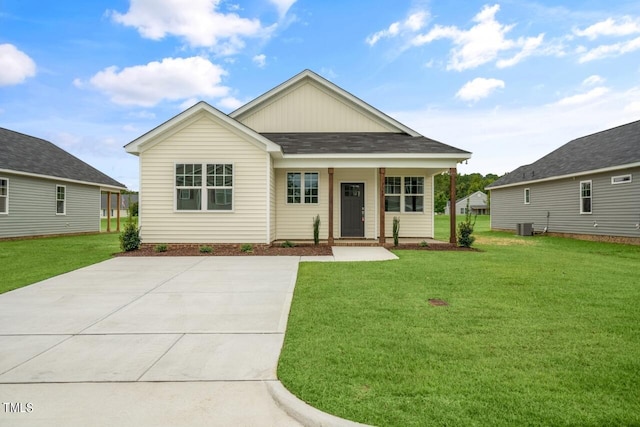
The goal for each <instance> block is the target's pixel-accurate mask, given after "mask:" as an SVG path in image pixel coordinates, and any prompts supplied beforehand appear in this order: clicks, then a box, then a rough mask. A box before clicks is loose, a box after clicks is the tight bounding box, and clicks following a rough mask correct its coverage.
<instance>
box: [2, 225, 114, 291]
mask: <svg viewBox="0 0 640 427" xmlns="http://www.w3.org/2000/svg"><path fill="white" fill-rule="evenodd" d="M119 251H120V242H119V240H118V234H117V233H109V234H106V233H103V234H94V235H83V236H68V237H46V238H38V239H25V240H9V241H0V293H3V292H7V291H10V290H12V289H16V288H19V287H22V286H26V285H30V284H32V283H35V282H38V281H40V280H44V279H46V278H49V277H52V276H56V275H58V274H62V273H66V272H68V271H72V270H75V269H78V268H80V267H85V266H87V265H91V264H95V263H96V262H100V261H104V260H106V259H108V258H110V257H111V255H112V254H113V253H116V252H119Z"/></svg>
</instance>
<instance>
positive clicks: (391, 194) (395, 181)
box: [384, 176, 402, 212]
mask: <svg viewBox="0 0 640 427" xmlns="http://www.w3.org/2000/svg"><path fill="white" fill-rule="evenodd" d="M401 197H402V178H401V177H399V176H385V177H384V210H385V212H400V198H401Z"/></svg>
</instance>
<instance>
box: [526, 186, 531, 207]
mask: <svg viewBox="0 0 640 427" xmlns="http://www.w3.org/2000/svg"><path fill="white" fill-rule="evenodd" d="M524 204H525V205H530V204H531V188H529V187H527V188H525V189H524Z"/></svg>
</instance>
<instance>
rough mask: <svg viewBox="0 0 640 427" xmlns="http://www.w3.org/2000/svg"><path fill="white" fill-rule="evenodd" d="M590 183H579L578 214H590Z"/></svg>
mask: <svg viewBox="0 0 640 427" xmlns="http://www.w3.org/2000/svg"><path fill="white" fill-rule="evenodd" d="M591 197H592V195H591V181H581V182H580V213H581V214H590V213H591Z"/></svg>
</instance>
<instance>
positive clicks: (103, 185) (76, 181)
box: [0, 169, 127, 191]
mask: <svg viewBox="0 0 640 427" xmlns="http://www.w3.org/2000/svg"><path fill="white" fill-rule="evenodd" d="M0 173H7V174H12V175H21V176H28V177H32V178H41V179H49V180H52V181H62V182H71V183H74V184H82V185H91V186H93V187H100V188H101V189H102V188H104V189H112V190H118V191H120V190H126V189H127V187H126V186H125V185H124V184H122V183H120V186H118V185H113V184H107V183H101V182H91V181H83V180H79V179H71V178H63V177H59V176H54V175H42V174H38V173H32V172H24V171H18V170H14V169H0Z"/></svg>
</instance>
